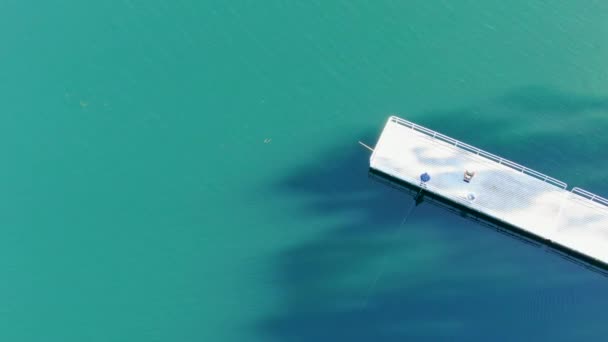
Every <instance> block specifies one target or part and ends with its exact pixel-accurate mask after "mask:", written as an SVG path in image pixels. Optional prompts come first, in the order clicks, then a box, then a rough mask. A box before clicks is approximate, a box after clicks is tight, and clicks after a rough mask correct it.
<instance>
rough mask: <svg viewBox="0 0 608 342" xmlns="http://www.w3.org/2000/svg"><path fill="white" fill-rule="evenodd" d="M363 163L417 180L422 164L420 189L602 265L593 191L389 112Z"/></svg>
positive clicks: (607, 223)
mask: <svg viewBox="0 0 608 342" xmlns="http://www.w3.org/2000/svg"><path fill="white" fill-rule="evenodd" d="M370 167H371V168H372V169H374V170H377V171H380V172H382V173H385V174H387V175H390V176H392V177H395V178H397V179H400V180H402V181H404V182H407V183H410V184H413V185H417V186H420V185H421V181H420V175H421V174H422V173H424V172H427V173H428V174H429V175H430V176H431V179H430V181H428V182H427V183H425V184H424V185H423V187H424V188H425V190H426V191H429V192H432V193H434V194H436V195H438V196H441V197H444V198H446V199H448V200H451V201H453V202H457V203H459V204H461V205H464V206H466V207H468V208H470V209H472V210H475V211H477V212H480V213H482V214H485V215H488V216H490V217H493V218H495V219H497V220H500V221H502V222H505V223H507V224H509V225H512V226H515V227H517V228H519V229H522V230H524V231H526V232H528V233H531V234H533V235H536V236H538V237H540V238H542V239H546V240H551V241H552V242H553V243H556V244H558V245H561V246H562V247H566V248H567V249H570V250H573V251H575V252H578V253H581V254H584V255H586V256H587V257H589V258H591V259H595V260H596V261H599V262H601V263H603V264H606V265H608V200H606V199H603V198H601V197H599V196H597V195H594V194H591V193H589V192H586V191H584V190H582V189H579V188H574V189H573V190H572V191H568V190H567V189H566V188H567V185H566V184H565V183H563V182H561V181H559V180H557V179H554V178H551V177H548V176H546V175H544V174H541V173H539V172H536V171H534V170H530V169H528V168H526V167H524V166H521V165H519V164H516V163H513V162H511V161H508V160H506V159H503V158H501V157H498V156H495V155H493V154H491V153H488V152H485V151H482V150H480V149H478V148H476V147H473V146H470V145H467V144H465V143H462V142H460V141H457V140H455V139H452V138H449V137H447V136H445V135H442V134H440V133H437V132H435V131H432V130H430V129H427V128H424V127H421V126H418V125H416V124H414V123H412V122H409V121H406V120H403V119H400V118H397V117H394V116H393V117H390V118H389V120H388V122H387V124H386V126H385V128H384V130H383V131H382V134H381V136H380V138H379V140H378V143H377V144H376V147H375V149H374V152H373V154H372V156H371V158H370ZM465 169H466V170H471V171H475V172H476V174H475V176H474V177H473V178H472V180H471V181H470V183H466V182H464V181H463V175H464V171H465ZM470 194H473V195H474V199H473V200H470V199H469V197H470V196H469V195H470Z"/></svg>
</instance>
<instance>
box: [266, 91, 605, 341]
mask: <svg viewBox="0 0 608 342" xmlns="http://www.w3.org/2000/svg"><path fill="white" fill-rule="evenodd" d="M515 94H517V92H516V93H515ZM560 96H563V94H561V95H560ZM509 101H511V102H509ZM526 101H528V100H526V97H524V100H521V99H518V98H517V96H511V95H508V96H506V97H505V98H503V99H499V100H498V101H496V103H495V104H494V105H483V106H477V109H473V110H468V111H461V110H457V111H454V112H438V113H435V114H434V116H431V117H427V118H425V116H421V117H420V118H422V119H424V120H417V119H416V118H411V119H412V120H413V121H417V122H420V123H421V124H423V125H426V126H428V127H430V128H433V129H437V130H438V131H442V130H441V128H445V129H444V130H443V133H446V134H448V135H450V134H454V135H455V137H456V138H461V139H462V138H466V137H467V132H468V131H470V129H469V127H467V126H468V125H467V124H463V119H464V120H467V119H471V122H473V123H472V124H471V125H475V127H478V128H479V126H480V125H483V124H487V125H488V126H487V127H484V128H481V130H483V131H484V132H486V133H487V134H488V136H474V137H472V138H471V139H468V140H467V141H466V142H468V143H471V144H473V145H476V144H478V145H483V146H480V147H483V148H485V149H488V150H490V151H491V152H494V151H493V149H492V148H494V147H497V146H499V145H501V144H504V143H507V145H508V142H506V141H505V139H507V138H508V134H510V133H509V132H512V131H518V130H519V129H518V127H517V125H518V124H519V125H521V131H522V133H521V134H522V135H524V136H525V137H526V138H530V139H534V140H535V141H536V142H535V146H536V149H535V150H534V151H533V152H531V153H526V152H527V150H526V149H525V148H524V147H520V148H518V149H517V151H515V152H512V153H509V154H510V155H509V156H505V157H508V158H510V159H513V160H515V161H517V162H520V163H522V164H524V165H527V164H526V163H528V162H530V161H534V164H537V166H545V167H544V169H542V168H541V169H542V170H540V171H545V172H547V171H548V170H546V169H547V168H549V169H552V168H553V166H552V165H553V163H554V160H553V158H556V156H560V155H561V153H564V155H561V157H560V158H561V159H562V160H563V161H573V160H574V159H576V158H577V157H572V156H568V155H567V152H568V151H572V150H573V149H574V148H572V147H570V146H569V144H571V143H572V142H573V141H572V140H571V139H575V140H576V139H577V137H579V138H580V137H582V136H590V135H594V132H595V131H594V130H595V129H596V127H594V126H593V125H591V126H588V128H587V130H585V129H584V127H587V126H582V125H581V126H580V127H579V129H582V130H580V131H578V132H577V135H576V137H575V138H568V136H567V133H568V132H569V131H570V130H571V128H572V127H571V126H560V125H559V124H556V125H555V126H554V127H549V128H546V129H543V131H538V132H536V131H535V129H530V127H527V126H526V125H528V124H529V123H530V122H536V121H538V120H541V121H543V120H545V119H539V118H538V117H533V118H530V120H526V119H525V118H526V117H527V116H528V115H534V114H531V113H533V112H534V111H535V110H537V109H538V110H540V111H546V112H547V113H548V112H554V111H552V110H551V108H552V107H551V106H556V107H557V108H558V109H559V110H556V111H555V113H556V114H554V116H552V117H551V119H553V120H557V121H560V120H561V121H565V122H570V118H571V117H572V116H576V115H579V114H580V113H586V112H587V111H589V110H591V109H590V107H592V110H593V111H596V110H598V108H599V109H600V110H605V109H606V108H605V101H604V100H602V99H595V100H594V99H584V100H583V99H580V98H578V97H573V98H571V99H562V100H561V102H559V101H558V100H556V99H553V98H552V97H549V98H548V99H545V100H544V101H549V102H553V104H551V103H547V104H544V103H542V104H541V105H542V106H541V107H540V108H537V109H535V106H539V105H537V104H536V102H535V101H532V100H530V101H532V104H527V103H526ZM568 106H569V108H570V111H569V110H568ZM480 108H481V109H483V110H484V111H485V112H484V114H483V115H488V118H485V117H480V116H479V114H478V113H477V110H481V109H480ZM493 109H496V112H493ZM504 112H508V113H509V115H510V118H503V117H502V115H504ZM539 115H544V114H539ZM492 116H496V117H495V118H494V119H492V118H491V117H492ZM580 120H586V119H583V118H581V119H580ZM589 120H591V121H594V120H595V119H589ZM502 121H505V122H509V125H504V126H502V125H491V122H499V123H500V122H502ZM565 122H564V123H565ZM604 122H605V121H604ZM560 127H561V128H560ZM503 130H506V131H507V132H504V131H503ZM503 133H504V136H503ZM366 136H367V139H368V140H367V141H375V139H376V136H375V134H372V133H369V134H367V135H366ZM493 137H494V138H493ZM600 138H601V137H600ZM355 139H356V138H355ZM463 140H464V139H463ZM585 144H591V142H588V143H587V142H586V143H585ZM598 144H601V145H602V146H604V147H606V146H608V142H607V141H606V139H605V138H602V140H601V141H599V142H598ZM353 146H354V145H353V142H348V144H344V145H343V146H338V147H336V148H335V149H334V150H330V151H328V152H327V153H326V154H325V155H323V156H320V157H319V158H318V159H317V160H314V161H311V162H310V164H309V165H308V166H306V167H303V168H299V169H298V171H297V172H295V173H294V174H291V175H289V176H288V177H287V178H286V179H283V180H281V181H280V182H279V183H278V184H277V186H276V189H275V190H276V191H277V193H278V194H279V195H280V196H290V195H294V196H304V197H306V198H309V201H308V202H307V203H306V204H305V205H303V206H302V207H301V213H302V215H301V217H298V220H301V221H304V223H308V224H310V225H315V224H327V222H332V223H331V224H329V226H330V227H329V228H327V229H325V230H322V231H321V232H320V233H319V234H318V235H317V236H315V237H314V238H311V239H310V240H307V241H304V242H302V243H301V244H299V245H297V246H295V247H293V248H289V249H287V250H284V251H282V252H280V253H279V255H275V256H273V258H272V262H273V263H274V266H275V268H276V274H275V276H276V279H275V283H276V284H277V289H276V297H277V298H278V300H279V304H280V307H279V308H278V310H277V311H276V312H275V314H273V315H271V316H269V317H266V318H264V319H263V320H262V321H261V322H259V324H258V325H257V327H256V329H258V331H259V332H260V333H261V334H262V335H263V336H264V337H269V338H271V339H273V340H276V341H407V340H411V341H427V340H428V341H431V340H432V341H434V340H443V339H445V340H466V341H487V340H501V341H502V340H507V341H509V340H530V339H543V340H545V339H552V340H564V341H567V340H573V339H585V340H588V339H594V338H595V339H598V338H601V337H603V336H605V335H606V334H607V333H608V327H607V326H606V325H605V324H604V323H603V322H604V319H603V312H604V308H605V307H606V306H607V305H608V298H606V296H605V295H604V294H605V292H606V291H607V290H608V278H606V277H604V276H602V275H599V274H597V273H594V272H591V271H589V270H587V269H584V268H582V267H580V266H579V265H576V264H574V263H571V262H568V261H566V260H564V259H562V258H560V257H559V256H557V255H554V254H551V253H547V252H546V251H545V250H544V249H543V248H540V247H536V246H532V245H528V244H525V243H522V242H521V241H519V240H516V239H511V238H509V237H507V236H505V235H503V234H499V233H497V232H496V231H494V230H492V229H489V228H486V227H482V226H480V225H478V224H476V223H474V222H471V221H470V220H466V219H464V218H463V217H460V216H458V215H454V214H453V213H451V212H447V211H445V210H443V209H441V208H438V207H436V206H433V205H430V204H429V203H425V202H423V203H422V204H421V205H420V206H417V207H414V206H413V198H412V197H411V196H409V195H406V194H405V193H403V192H401V191H398V190H395V189H392V188H390V187H388V186H386V185H385V184H381V183H379V182H377V181H376V180H373V179H370V178H368V176H367V167H368V158H369V155H368V154H367V153H366V152H365V151H363V150H360V149H358V148H356V147H353ZM585 146H587V145H585ZM508 147H509V146H506V147H503V148H502V150H504V151H506V150H508ZM554 149H555V150H554ZM556 151H557V152H556ZM531 158H536V159H535V160H532V159H531ZM543 158H546V159H543ZM586 163H588V161H585V162H584V163H583V165H579V169H578V170H575V171H577V172H578V171H581V170H583V171H585V170H586V169H587V166H585V165H584V164H586ZM601 164H602V166H606V161H601ZM548 173H549V172H548ZM563 175H569V172H567V171H566V172H563ZM558 176H559V175H558ZM598 177H599V176H598ZM598 179H599V178H598ZM598 179H595V178H594V179H591V180H586V182H587V183H588V185H591V186H594V187H595V186H596V185H598V183H599V181H598ZM566 181H568V180H566ZM569 183H580V182H572V181H570V182H569ZM592 190H594V189H592ZM405 218H407V219H406V220H405V222H404V219H405ZM336 222H337V223H336Z"/></svg>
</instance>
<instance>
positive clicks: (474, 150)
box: [389, 116, 608, 205]
mask: <svg viewBox="0 0 608 342" xmlns="http://www.w3.org/2000/svg"><path fill="white" fill-rule="evenodd" d="M389 120H391V121H393V122H395V123H398V124H400V125H403V126H405V127H409V128H411V129H413V130H415V131H417V132H420V133H423V134H426V135H428V136H429V137H431V138H433V139H437V140H441V141H443V142H446V143H448V144H450V145H453V146H454V147H457V148H460V149H462V150H465V151H467V152H470V153H473V154H476V155H479V156H482V157H485V158H486V159H489V160H492V161H494V162H496V163H498V164H501V165H505V166H507V167H510V168H511V169H513V170H515V171H519V172H522V173H524V174H527V175H530V176H532V177H534V178H537V179H539V180H541V181H543V182H547V183H549V184H552V185H555V186H558V187H560V188H562V189H566V187H567V186H568V185H567V184H566V183H564V182H562V181H560V180H558V179H555V178H553V177H549V176H547V175H545V174H543V173H540V172H538V171H534V170H532V169H529V168H527V167H525V166H523V165H520V164H517V163H515V162H512V161H510V160H508V159H505V158H502V157H499V156H497V155H495V154H492V153H490V152H486V151H484V150H482V149H480V148H477V147H475V146H471V145H469V144H466V143H463V142H462V141H459V140H456V139H454V138H450V137H448V136H446V135H443V134H441V133H439V132H436V131H433V130H432V129H428V128H426V127H423V126H420V125H417V124H415V123H413V122H410V121H407V120H404V119H401V118H399V117H396V116H391V118H390V119H389ZM575 189H576V188H575ZM573 191H574V190H573ZM583 191H584V190H583ZM585 192H586V191H585ZM591 195H593V194H591ZM593 196H595V195H593ZM585 197H587V196H585ZM595 197H597V198H600V199H601V197H599V196H595ZM587 198H589V197H587ZM600 203H603V202H600ZM604 204H606V205H608V201H606V203H604Z"/></svg>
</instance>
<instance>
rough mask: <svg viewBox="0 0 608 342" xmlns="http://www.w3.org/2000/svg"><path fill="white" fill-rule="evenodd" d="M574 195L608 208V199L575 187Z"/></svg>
mask: <svg viewBox="0 0 608 342" xmlns="http://www.w3.org/2000/svg"><path fill="white" fill-rule="evenodd" d="M572 193H573V194H577V195H579V196H581V197H583V198H586V199H588V200H590V201H591V202H595V203H599V204H602V205H604V206H606V207H608V199H605V198H603V197H600V196H598V195H596V194H593V193H590V192H589V191H586V190H583V189H581V188H576V187H575V188H573V189H572Z"/></svg>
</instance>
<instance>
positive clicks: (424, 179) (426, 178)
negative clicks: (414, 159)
mask: <svg viewBox="0 0 608 342" xmlns="http://www.w3.org/2000/svg"><path fill="white" fill-rule="evenodd" d="M420 180H421V182H420V186H425V185H426V182H428V181H430V180H431V175H429V174H428V173H426V172H425V173H423V174H421V175H420Z"/></svg>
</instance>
